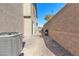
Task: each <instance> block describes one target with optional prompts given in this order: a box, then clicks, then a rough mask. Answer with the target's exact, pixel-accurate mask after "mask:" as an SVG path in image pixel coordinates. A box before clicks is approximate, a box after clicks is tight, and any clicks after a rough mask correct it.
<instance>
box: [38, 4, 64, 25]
mask: <svg viewBox="0 0 79 59" xmlns="http://www.w3.org/2000/svg"><path fill="white" fill-rule="evenodd" d="M64 5H65V4H64V3H37V17H38V18H37V21H38V26H43V25H44V24H45V23H46V22H47V21H46V20H45V19H44V17H45V16H46V15H48V14H52V15H55V14H56V13H57V12H58V11H59V10H61V9H62V8H63V7H64Z"/></svg>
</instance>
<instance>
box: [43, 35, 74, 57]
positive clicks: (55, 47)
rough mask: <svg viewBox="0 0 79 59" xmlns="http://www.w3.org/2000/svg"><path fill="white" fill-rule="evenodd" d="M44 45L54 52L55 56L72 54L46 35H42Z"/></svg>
mask: <svg viewBox="0 0 79 59" xmlns="http://www.w3.org/2000/svg"><path fill="white" fill-rule="evenodd" d="M42 37H43V39H44V42H45V44H46V47H47V48H48V49H49V50H50V51H51V52H52V53H54V54H55V55H56V56H73V55H72V54H71V53H70V52H69V51H67V50H65V48H63V47H62V46H61V45H59V44H58V43H57V42H56V41H54V40H53V39H50V38H49V37H48V36H44V35H42Z"/></svg>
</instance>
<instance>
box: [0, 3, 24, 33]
mask: <svg viewBox="0 0 79 59" xmlns="http://www.w3.org/2000/svg"><path fill="white" fill-rule="evenodd" d="M23 22H24V21H23V4H21V3H0V32H21V33H23V32H24V29H23V28H24V23H23Z"/></svg>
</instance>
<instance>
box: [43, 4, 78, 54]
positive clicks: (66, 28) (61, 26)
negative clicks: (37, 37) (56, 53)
mask: <svg viewBox="0 0 79 59" xmlns="http://www.w3.org/2000/svg"><path fill="white" fill-rule="evenodd" d="M44 28H47V29H48V31H49V32H48V34H49V37H51V38H52V39H54V40H55V41H57V42H58V43H59V44H60V45H61V46H63V47H64V48H65V49H66V50H68V51H70V52H71V53H72V54H73V55H79V4H78V3H76V4H75V3H74V4H67V5H66V6H65V7H64V8H63V9H62V10H61V11H60V12H59V13H58V14H56V15H55V16H54V17H53V18H52V19H51V20H50V21H49V22H48V23H46V24H45V26H44Z"/></svg>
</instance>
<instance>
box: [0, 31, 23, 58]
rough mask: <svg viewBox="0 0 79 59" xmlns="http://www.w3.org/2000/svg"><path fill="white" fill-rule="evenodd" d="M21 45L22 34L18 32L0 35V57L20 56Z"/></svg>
mask: <svg viewBox="0 0 79 59" xmlns="http://www.w3.org/2000/svg"><path fill="white" fill-rule="evenodd" d="M22 43H23V42H22V34H20V33H18V32H2V33H0V56H18V55H20V53H21V51H22Z"/></svg>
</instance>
